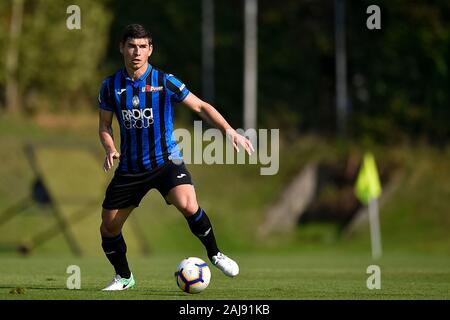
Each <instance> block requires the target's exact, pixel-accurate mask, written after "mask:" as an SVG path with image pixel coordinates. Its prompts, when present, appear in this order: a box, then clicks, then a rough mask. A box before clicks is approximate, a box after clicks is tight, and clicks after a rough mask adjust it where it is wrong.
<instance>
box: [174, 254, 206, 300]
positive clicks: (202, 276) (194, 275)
mask: <svg viewBox="0 0 450 320" xmlns="http://www.w3.org/2000/svg"><path fill="white" fill-rule="evenodd" d="M175 279H176V281H177V285H178V287H179V288H180V289H181V290H183V291H184V292H187V293H199V292H202V291H203V290H205V289H206V287H208V285H209V282H210V280H211V270H209V267H208V265H207V264H206V262H205V261H203V260H202V259H200V258H196V257H190V258H186V259H184V260H183V261H181V262H180V264H179V265H178V267H177V271H176V272H175Z"/></svg>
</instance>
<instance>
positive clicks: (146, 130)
mask: <svg viewBox="0 0 450 320" xmlns="http://www.w3.org/2000/svg"><path fill="white" fill-rule="evenodd" d="M152 51H153V45H152V38H151V36H150V34H149V33H148V32H147V30H145V28H144V27H143V26H142V25H139V24H131V25H128V26H127V27H126V28H125V30H124V33H123V36H122V39H121V42H120V52H121V54H122V55H123V61H124V65H125V66H124V68H122V69H120V70H119V71H117V72H116V73H115V74H113V75H111V76H110V77H108V78H106V79H105V80H104V81H103V84H102V87H101V89H100V94H99V107H100V112H99V136H100V141H101V143H102V145H103V147H104V149H105V152H106V156H105V161H104V165H103V169H104V170H105V172H106V171H108V170H110V169H111V168H112V167H113V165H114V161H115V160H117V159H119V165H118V167H117V169H116V171H115V173H114V177H113V178H112V180H111V182H110V184H109V186H108V188H107V190H106V194H105V199H104V201H103V204H102V207H103V210H102V223H101V226H100V233H101V236H102V248H103V251H104V252H105V255H106V257H107V258H108V260H109V261H110V262H111V264H112V265H113V267H114V269H115V276H114V279H113V281H112V282H111V284H109V285H108V286H107V287H106V288H104V289H103V290H106V291H112V290H125V289H129V288H131V287H133V286H134V284H135V280H134V278H133V274H132V273H131V271H130V268H129V266H128V262H127V258H126V252H127V246H126V243H125V239H124V237H123V235H122V227H123V225H124V223H125V221H126V219H127V218H128V216H129V215H130V213H131V212H132V211H133V209H134V208H136V207H138V206H139V203H140V201H141V200H142V198H143V197H144V196H145V194H146V193H147V192H148V191H149V190H150V189H152V188H156V189H157V190H158V191H159V192H160V193H161V195H162V196H163V197H164V199H165V201H166V203H167V204H169V205H170V204H173V205H174V206H175V207H176V208H177V209H178V210H179V211H180V212H181V213H182V214H183V215H184V217H185V218H186V220H187V223H188V225H189V228H190V230H191V231H192V233H193V234H194V235H195V236H197V237H198V238H199V239H200V241H201V242H202V244H203V245H204V246H205V249H206V253H207V255H208V258H209V259H210V261H211V262H212V264H214V265H215V266H216V267H217V268H219V269H220V270H221V271H222V272H223V273H224V274H225V275H227V276H230V277H234V276H236V275H237V274H238V273H239V266H238V264H237V263H236V262H235V261H233V260H232V259H230V258H229V257H227V256H226V255H224V254H223V253H222V252H221V251H220V250H219V248H218V246H217V243H216V238H215V236H214V232H213V228H212V225H211V222H210V220H209V218H208V215H207V214H206V212H205V210H204V209H203V208H201V207H200V206H199V205H198V203H197V198H196V194H195V189H194V186H193V184H192V180H191V175H190V174H189V171H188V170H187V169H186V167H185V165H184V163H183V160H182V157H181V154H180V150H179V147H178V145H177V143H176V141H175V140H174V139H173V136H172V131H173V108H174V107H175V104H176V103H181V105H184V106H186V107H188V108H189V109H191V110H193V111H194V112H196V113H197V114H198V115H199V116H200V117H201V118H202V119H203V120H205V121H207V122H208V123H209V124H211V125H212V126H214V127H216V128H218V129H220V130H221V131H222V132H223V133H225V134H226V135H227V136H228V137H229V138H230V140H231V142H232V144H233V146H234V148H235V149H236V150H237V151H239V147H243V148H244V149H245V150H246V151H247V152H248V153H249V154H251V152H252V151H254V149H253V146H252V144H251V142H250V141H249V140H248V139H247V138H245V137H244V136H242V135H240V134H238V133H237V132H236V131H235V130H234V129H233V128H232V127H231V126H230V125H229V124H228V122H227V121H226V120H225V119H224V118H223V117H222V115H221V114H220V113H219V112H218V111H217V110H216V109H215V108H214V107H213V106H211V105H210V104H208V103H206V102H204V101H202V100H201V99H199V98H198V97H196V96H195V95H194V94H193V93H192V92H190V91H189V90H188V89H187V87H186V86H185V85H184V84H183V83H182V82H181V81H180V80H179V79H177V78H176V77H175V76H173V75H172V74H168V73H165V72H163V71H161V70H159V69H157V68H155V67H154V66H152V65H151V64H149V62H148V59H149V57H150V56H151V54H152ZM114 114H115V115H116V118H117V121H118V123H119V126H120V153H119V152H118V151H117V150H116V147H115V145H114V137H113V131H112V119H113V115H114Z"/></svg>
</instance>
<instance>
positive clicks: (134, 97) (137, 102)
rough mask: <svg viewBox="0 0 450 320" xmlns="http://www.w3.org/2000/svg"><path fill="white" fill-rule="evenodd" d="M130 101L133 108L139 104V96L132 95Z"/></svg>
mask: <svg viewBox="0 0 450 320" xmlns="http://www.w3.org/2000/svg"><path fill="white" fill-rule="evenodd" d="M131 103H132V104H133V108H136V107H137V106H138V105H139V97H138V96H133V99H131Z"/></svg>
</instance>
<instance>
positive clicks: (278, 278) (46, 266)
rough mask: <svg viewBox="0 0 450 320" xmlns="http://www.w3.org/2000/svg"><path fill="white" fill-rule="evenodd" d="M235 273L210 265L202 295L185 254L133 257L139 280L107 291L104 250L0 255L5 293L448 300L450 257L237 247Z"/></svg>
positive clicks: (5, 296)
mask: <svg viewBox="0 0 450 320" xmlns="http://www.w3.org/2000/svg"><path fill="white" fill-rule="evenodd" d="M233 257H235V258H236V259H237V260H238V261H239V263H240V267H241V273H240V275H239V276H238V277H236V278H233V279H231V278H227V277H225V276H224V275H223V274H222V273H221V272H220V271H219V270H217V269H215V268H214V267H211V270H212V278H211V284H210V285H209V287H208V288H207V289H206V290H205V291H204V292H202V293H200V294H194V295H193V294H187V293H184V292H182V291H180V290H179V289H178V287H177V286H176V283H175V279H174V276H173V273H174V271H175V268H176V265H177V264H178V262H179V261H181V259H182V258H184V256H183V255H182V254H179V255H176V254H170V255H158V256H150V257H145V258H143V257H130V258H129V261H130V265H131V266H132V270H133V273H134V275H135V278H136V287H135V288H133V289H132V290H128V291H123V292H101V291H100V289H101V288H102V287H104V286H105V285H106V284H107V283H108V282H109V281H110V280H111V278H112V268H111V267H110V265H109V263H108V262H107V261H106V259H104V258H102V257H95V258H93V257H91V258H76V257H66V258H61V257H51V256H39V257H33V256H31V257H25V258H23V257H18V256H9V257H8V256H2V257H1V258H0V299H19V300H21V299H163V300H191V299H205V300H212V299H224V300H226V299H238V300H239V299H246V300H252V299H254V300H256V299H261V300H265V299H283V300H285V299H449V298H450V295H449V289H450V273H449V272H448V270H449V269H448V268H449V266H450V257H443V256H440V257H437V256H427V257H424V256H417V255H413V254H409V255H408V254H404V253H403V254H401V255H392V256H389V255H387V256H385V257H383V258H382V259H381V260H379V261H377V262H376V263H374V262H373V261H372V260H371V259H370V258H369V257H367V256H362V255H358V254H339V253H316V254H312V253H307V254H302V253H298V254H293V253H290V254H281V253H280V254H270V255H261V254H245V255H244V254H240V255H239V254H238V255H233ZM372 264H377V265H378V266H380V269H381V289H379V290H377V289H373V290H369V289H368V288H367V286H366V282H367V278H368V277H369V276H370V274H367V273H366V271H367V267H368V266H369V265H372ZM69 265H78V266H79V267H80V268H81V289H80V290H69V289H67V288H66V281H67V278H68V277H69V276H70V274H67V273H66V270H67V267H68V266H69ZM209 265H210V264H209Z"/></svg>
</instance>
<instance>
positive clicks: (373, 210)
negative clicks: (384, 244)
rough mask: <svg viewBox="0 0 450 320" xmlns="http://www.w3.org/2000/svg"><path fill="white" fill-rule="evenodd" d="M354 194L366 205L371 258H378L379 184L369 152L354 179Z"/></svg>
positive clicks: (372, 158)
mask: <svg viewBox="0 0 450 320" xmlns="http://www.w3.org/2000/svg"><path fill="white" fill-rule="evenodd" d="M355 194H356V197H357V198H358V199H359V200H360V201H361V202H362V203H364V204H365V205H368V210H369V223H370V240H371V241H370V242H371V244H372V258H373V259H378V258H380V257H381V255H382V249H381V231H380V218H379V209H378V197H379V196H380V194H381V184H380V178H379V177H378V170H377V165H376V163H375V158H374V156H373V155H372V154H371V153H370V152H367V153H366V154H365V155H364V160H363V163H362V166H361V169H360V171H359V174H358V178H357V180H356V186H355Z"/></svg>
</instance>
